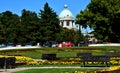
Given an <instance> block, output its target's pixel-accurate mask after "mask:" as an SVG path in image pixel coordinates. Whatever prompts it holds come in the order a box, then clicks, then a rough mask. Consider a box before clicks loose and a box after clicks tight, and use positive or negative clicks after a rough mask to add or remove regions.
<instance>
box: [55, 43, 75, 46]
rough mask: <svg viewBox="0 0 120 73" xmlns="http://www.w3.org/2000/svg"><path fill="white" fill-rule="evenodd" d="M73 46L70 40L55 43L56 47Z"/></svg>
mask: <svg viewBox="0 0 120 73" xmlns="http://www.w3.org/2000/svg"><path fill="white" fill-rule="evenodd" d="M71 46H73V43H72V42H62V43H59V44H57V45H56V47H71Z"/></svg>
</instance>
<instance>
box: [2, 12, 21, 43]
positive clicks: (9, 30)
mask: <svg viewBox="0 0 120 73" xmlns="http://www.w3.org/2000/svg"><path fill="white" fill-rule="evenodd" d="M0 22H1V24H2V25H1V29H3V30H4V31H3V32H4V39H5V40H4V42H3V43H10V42H13V43H18V38H17V37H18V36H19V35H18V32H17V31H19V30H18V29H19V23H20V20H19V16H18V15H16V14H13V13H12V12H10V11H5V12H2V13H1V16H0Z"/></svg>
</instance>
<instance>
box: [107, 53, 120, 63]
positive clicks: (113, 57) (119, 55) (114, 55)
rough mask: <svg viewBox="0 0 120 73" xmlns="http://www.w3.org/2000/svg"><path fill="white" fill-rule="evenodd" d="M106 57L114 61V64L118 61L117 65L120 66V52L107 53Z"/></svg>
mask: <svg viewBox="0 0 120 73" xmlns="http://www.w3.org/2000/svg"><path fill="white" fill-rule="evenodd" d="M105 55H106V56H109V57H110V59H111V60H114V62H115V61H116V64H119V62H120V52H119V51H118V52H117V51H116V52H106V54H105ZM111 64H112V63H111Z"/></svg>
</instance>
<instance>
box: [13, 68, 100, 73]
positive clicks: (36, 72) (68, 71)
mask: <svg viewBox="0 0 120 73" xmlns="http://www.w3.org/2000/svg"><path fill="white" fill-rule="evenodd" d="M96 70H98V69H79V68H77V69H76V68H64V69H29V70H24V71H18V72H14V73H73V72H75V71H82V72H86V71H88V72H91V73H92V72H93V71H96ZM99 70H100V69H99Z"/></svg>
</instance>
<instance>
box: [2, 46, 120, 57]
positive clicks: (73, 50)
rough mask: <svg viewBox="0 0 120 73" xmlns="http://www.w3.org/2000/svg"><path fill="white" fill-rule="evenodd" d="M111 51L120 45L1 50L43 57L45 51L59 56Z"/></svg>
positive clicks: (6, 52)
mask: <svg viewBox="0 0 120 73" xmlns="http://www.w3.org/2000/svg"><path fill="white" fill-rule="evenodd" d="M109 51H120V46H102V47H99V46H97V47H69V48H36V49H24V50H20V49H19V50H7V51H0V55H23V56H28V57H31V58H34V59H41V56H42V54H43V53H56V54H57V57H75V56H76V54H77V53H78V52H92V53H93V54H94V55H102V54H105V53H106V52H109Z"/></svg>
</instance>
